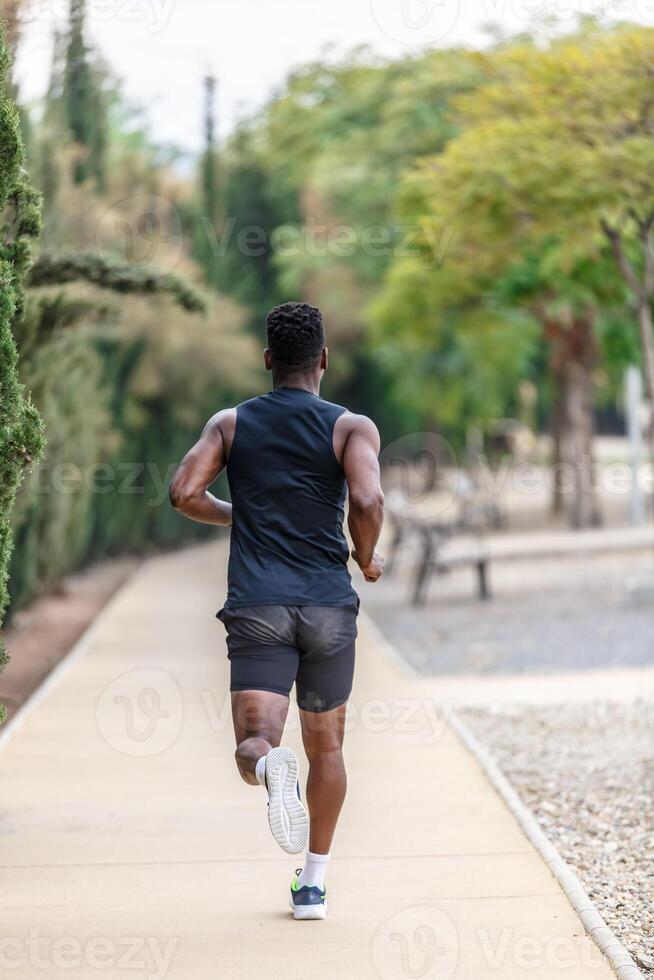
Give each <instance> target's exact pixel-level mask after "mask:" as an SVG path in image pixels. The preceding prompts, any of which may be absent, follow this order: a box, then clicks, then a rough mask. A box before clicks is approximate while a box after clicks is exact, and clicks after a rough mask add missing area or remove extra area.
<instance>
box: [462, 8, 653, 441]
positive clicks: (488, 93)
mask: <svg viewBox="0 0 654 980" xmlns="http://www.w3.org/2000/svg"><path fill="white" fill-rule="evenodd" d="M653 58H654V30H652V29H651V28H636V27H625V26H621V27H618V28H616V29H614V30H612V31H603V30H600V29H599V28H598V27H597V26H596V25H593V24H588V25H586V29H585V30H584V31H583V32H581V33H580V34H578V35H576V36H574V37H570V38H564V39H562V40H558V41H556V42H554V43H552V44H551V45H550V46H549V47H548V48H546V49H537V48H534V47H528V48H526V47H522V48H518V49H516V50H515V51H511V52H508V53H507V54H506V55H505V56H504V57H503V59H501V61H500V62H499V63H498V70H497V77H496V79H495V81H494V82H493V83H492V84H490V85H488V86H486V87H485V88H483V89H481V90H480V91H479V92H478V93H477V94H476V96H472V97H471V98H469V99H468V100H466V103H465V110H466V111H467V113H468V121H469V127H470V128H469V130H468V132H467V134H466V135H465V136H464V137H463V138H462V140H461V141H460V142H459V144H458V146H457V147H452V153H451V156H450V158H449V160H448V161H447V164H446V166H448V167H450V168H453V169H454V170H457V171H458V176H459V177H461V176H462V174H463V173H465V174H466V176H467V178H468V179H469V180H470V181H471V183H470V184H469V185H468V189H467V191H466V192H464V193H463V194H462V193H459V194H458V200H459V201H461V200H462V198H464V199H465V200H464V204H465V206H466V207H468V208H469V209H471V210H475V209H477V213H478V214H480V215H482V220H481V222H480V226H478V228H477V230H478V231H483V230H484V221H485V228H486V230H488V231H490V232H491V238H492V240H493V241H494V243H495V245H496V246H497V245H498V239H497V235H493V234H492V230H493V228H494V229H495V230H496V231H497V230H499V231H500V232H501V233H502V234H503V235H504V236H505V241H506V247H508V248H513V249H514V250H515V249H518V248H520V247H522V246H524V243H525V242H530V241H531V242H533V241H534V240H535V239H537V238H538V237H541V238H542V237H544V236H547V237H548V238H550V239H555V240H556V242H557V249H556V254H555V256H554V264H555V266H556V268H557V269H558V270H559V271H562V272H564V273H566V272H568V271H569V270H572V269H575V268H579V267H582V268H584V269H586V270H587V271H588V269H589V267H591V266H593V267H594V268H595V269H596V270H601V274H600V275H592V274H591V275H588V276H587V277H586V285H587V287H588V293H589V297H588V301H589V303H590V302H592V301H594V303H595V305H599V306H603V305H605V304H606V303H607V301H608V297H607V287H608V289H609V292H610V293H612V300H613V302H615V300H616V295H615V294H616V292H618V293H619V294H621V297H622V299H623V300H624V299H626V298H627V297H630V299H631V301H632V303H633V306H634V308H635V313H636V319H637V322H638V327H639V332H640V339H641V348H642V362H643V369H644V373H645V380H646V389H647V392H648V394H649V396H650V399H652V400H653V403H654V333H653V328H652V303H653V301H654V253H653V251H652V227H653V226H654V189H653V187H652V179H651V175H652V173H653V172H654V120H653V115H652V60H653ZM480 150H482V152H483V167H481V166H476V167H475V166H474V164H472V163H471V161H472V157H473V154H474V153H475V152H479V151H480ZM466 168H467V169H466ZM482 170H483V173H482ZM477 181H480V182H481V186H480V185H479V184H478V183H476V182H477ZM447 186H449V187H450V188H451V186H452V184H451V183H450V184H449V185H447ZM444 189H445V187H444ZM482 198H483V200H482ZM607 254H608V255H609V256H612V258H613V262H612V268H610V267H609V265H608V263H607V261H606V257H607ZM609 280H612V281H611V282H609ZM618 298H620V297H618ZM651 440H652V452H653V453H654V424H653V425H652V426H651Z"/></svg>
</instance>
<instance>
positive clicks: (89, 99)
mask: <svg viewBox="0 0 654 980" xmlns="http://www.w3.org/2000/svg"><path fill="white" fill-rule="evenodd" d="M85 15H86V0H70V24H69V31H68V46H67V49H66V65H65V69H64V106H65V112H66V121H67V123H68V128H69V130H70V134H71V136H72V138H73V140H74V141H75V143H77V146H78V150H79V155H78V158H77V160H76V162H75V167H74V172H73V176H74V179H75V182H76V183H78V184H81V183H83V182H84V181H85V180H87V179H88V178H89V177H94V178H95V181H96V184H97V185H98V187H99V188H102V187H103V186H104V178H105V160H104V157H105V150H106V132H105V130H106V112H105V104H104V96H103V92H102V88H101V84H100V80H99V78H98V73H97V71H96V70H95V67H94V65H93V64H92V62H91V57H90V50H89V48H88V46H87V44H86V40H85V37H84V21H85Z"/></svg>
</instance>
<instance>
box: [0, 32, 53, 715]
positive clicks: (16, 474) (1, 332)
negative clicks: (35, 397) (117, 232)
mask: <svg viewBox="0 0 654 980" xmlns="http://www.w3.org/2000/svg"><path fill="white" fill-rule="evenodd" d="M9 64H10V58H9V51H8V46H7V42H6V40H5V36H4V33H3V31H2V26H1V25H0V212H1V213H2V215H3V220H2V229H1V234H0V619H1V617H2V615H3V613H4V611H5V609H6V607H7V601H8V594H7V572H8V566H9V558H10V556H11V548H12V542H11V530H10V515H11V511H12V508H13V506H14V501H15V499H16V491H17V490H18V487H19V485H20V482H21V480H22V478H23V475H24V474H25V471H26V469H27V467H28V466H29V465H30V463H31V462H32V461H33V460H34V459H35V458H36V457H37V456H38V455H39V454H40V452H41V450H42V446H43V429H42V423H41V419H40V416H39V414H38V412H37V410H36V408H35V407H34V406H33V405H32V404H31V402H30V400H29V398H28V397H27V395H26V393H25V390H24V388H23V386H22V385H21V383H20V380H19V377H18V350H17V348H16V341H15V339H14V332H13V328H14V326H15V324H16V321H17V320H19V319H20V318H21V317H22V315H23V313H24V306H25V296H24V290H23V279H24V276H25V273H26V272H27V269H28V266H29V263H30V241H31V239H32V238H34V237H36V236H37V235H38V233H39V231H40V213H39V200H38V196H37V194H36V193H35V192H34V190H33V189H32V187H31V186H30V184H29V182H28V180H27V175H26V173H25V171H24V169H23V160H24V149H23V143H22V139H21V133H20V122H19V116H18V110H17V108H16V105H15V103H14V101H13V99H12V98H11V97H10V95H9V94H8V91H7V79H8V76H9ZM6 661H7V655H6V652H5V651H4V649H3V648H0V669H2V667H3V666H4V665H5V663H6ZM3 717H4V710H3V709H2V707H1V706H0V721H1V720H2V719H3Z"/></svg>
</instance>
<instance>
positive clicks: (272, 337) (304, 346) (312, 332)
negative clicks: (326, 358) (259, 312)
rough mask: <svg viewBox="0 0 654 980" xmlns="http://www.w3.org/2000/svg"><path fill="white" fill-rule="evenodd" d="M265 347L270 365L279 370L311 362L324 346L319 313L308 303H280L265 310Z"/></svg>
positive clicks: (301, 367) (298, 368) (309, 365)
mask: <svg viewBox="0 0 654 980" xmlns="http://www.w3.org/2000/svg"><path fill="white" fill-rule="evenodd" d="M266 323H267V327H268V347H269V349H270V353H271V355H272V361H273V365H274V366H275V367H276V368H279V369H281V370H282V371H285V372H288V371H301V370H307V369H308V368H312V367H314V366H315V364H316V362H317V360H318V358H319V357H320V354H321V352H322V349H323V347H324V346H325V328H324V326H323V322H322V313H321V312H320V310H318V309H316V307H315V306H309V305H308V303H283V304H282V305H281V306H276V307H275V309H274V310H271V311H270V313H269V314H268V317H267V320H266Z"/></svg>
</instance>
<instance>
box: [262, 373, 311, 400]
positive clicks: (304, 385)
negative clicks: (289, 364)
mask: <svg viewBox="0 0 654 980" xmlns="http://www.w3.org/2000/svg"><path fill="white" fill-rule="evenodd" d="M275 388H301V389H302V390H303V391H309V392H311V394H312V395H319V394H320V377H316V375H315V374H305V373H298V374H287V375H285V376H284V377H282V378H279V377H276V376H275V374H274V373H273V389H275Z"/></svg>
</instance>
